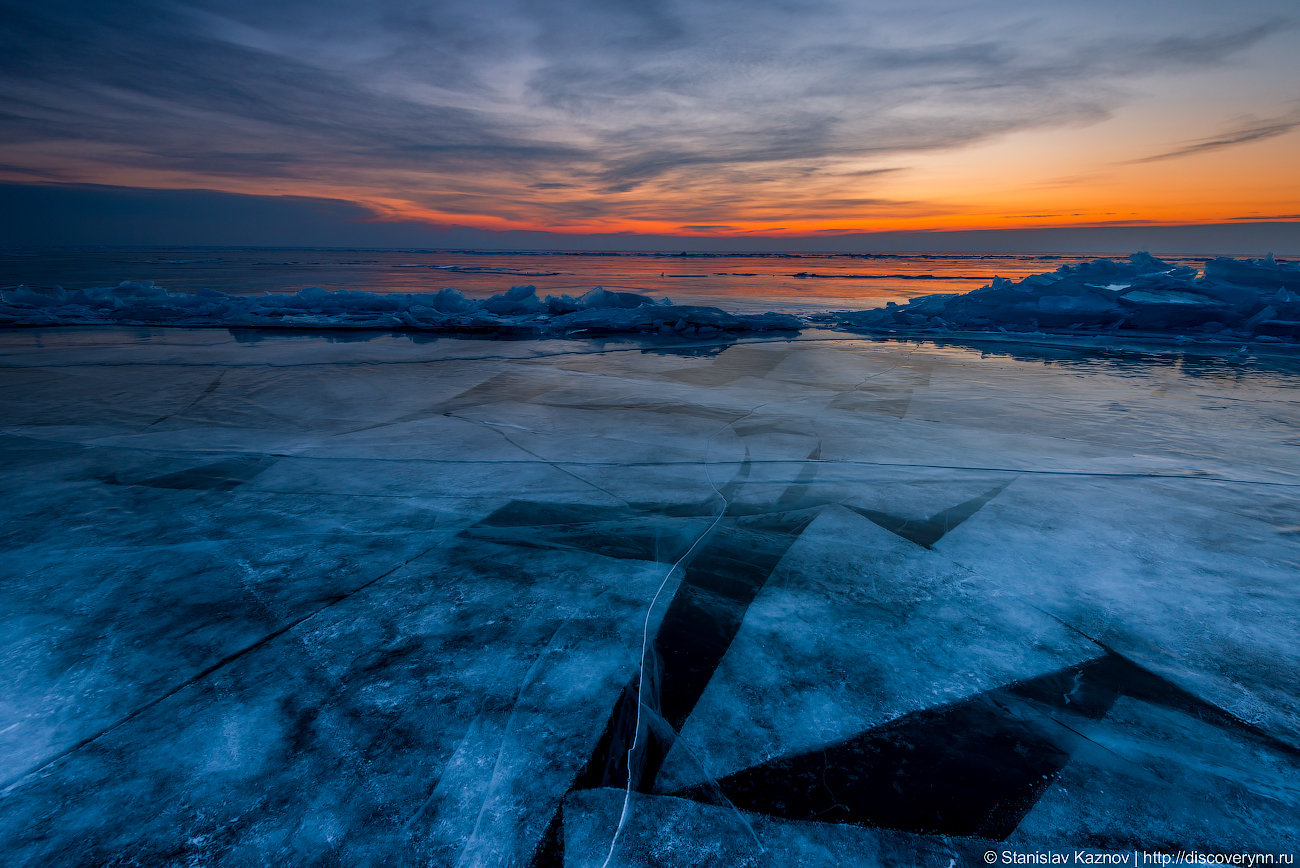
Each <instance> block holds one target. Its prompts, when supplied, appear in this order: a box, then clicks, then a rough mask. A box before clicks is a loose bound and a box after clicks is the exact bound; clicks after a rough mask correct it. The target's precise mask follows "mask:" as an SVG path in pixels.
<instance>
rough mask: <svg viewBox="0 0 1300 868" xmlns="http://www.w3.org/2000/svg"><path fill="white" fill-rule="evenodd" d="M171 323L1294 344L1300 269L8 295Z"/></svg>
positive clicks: (10, 301)
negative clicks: (863, 303) (487, 293)
mask: <svg viewBox="0 0 1300 868" xmlns="http://www.w3.org/2000/svg"><path fill="white" fill-rule="evenodd" d="M107 324H121V325H171V326H182V327H191V328H193V327H223V328H278V329H284V328H296V329H369V330H385V331H422V332H448V333H462V334H474V335H485V336H493V335H502V336H520V337H528V336H535V337H544V336H575V337H576V336H587V335H600V334H618V333H662V334H676V335H682V336H694V335H706V336H707V335H710V334H719V333H722V332H733V333H734V332H758V331H773V330H797V329H800V328H803V327H806V326H810V325H811V326H819V327H823V328H825V327H831V328H840V329H847V330H851V331H859V332H872V333H895V334H896V333H936V332H937V333H951V332H963V333H964V332H1011V333H1014V332H1020V333H1034V334H1039V333H1056V334H1083V333H1088V332H1101V333H1116V332H1120V331H1124V332H1127V333H1130V334H1134V333H1144V334H1145V333H1154V334H1160V333H1166V334H1168V333H1174V334H1178V335H1189V334H1190V335H1199V336H1201V337H1202V338H1211V337H1213V338H1217V339H1227V340H1256V341H1264V342H1276V343H1291V342H1295V341H1297V340H1300V263H1297V262H1294V261H1291V262H1288V261H1286V260H1276V259H1274V258H1273V256H1272V255H1271V254H1270V255H1269V256H1267V257H1265V258H1263V259H1244V260H1239V259H1233V258H1229V257H1222V256H1221V257H1218V258H1216V259H1211V260H1208V261H1206V263H1205V268H1204V271H1203V273H1200V272H1198V271H1197V269H1196V268H1194V267H1192V266H1189V265H1174V264H1171V263H1168V262H1164V261H1162V260H1160V259H1157V258H1155V257H1154V256H1152V255H1151V254H1149V253H1145V252H1140V253H1135V254H1133V255H1132V256H1129V257H1128V258H1127V259H1121V260H1114V259H1094V260H1091V261H1088V262H1081V263H1078V264H1075V265H1062V266H1061V267H1059V268H1057V269H1056V270H1055V271H1050V272H1044V273H1041V274H1034V275H1031V276H1029V277H1026V278H1024V279H1023V280H1020V281H1011V280H1006V279H1004V278H1001V277H994V278H993V281H992V283H990V284H988V285H986V286H983V287H981V288H979V289H977V290H974V291H972V292H968V293H965V294H951V295H926V296H921V297H918V298H914V299H912V300H910V301H909V302H908V303H907V304H904V305H899V304H895V303H893V302H891V303H889V304H888V305H887V306H886V307H883V308H875V309H871V310H860V311H842V312H838V313H826V314H814V315H809V316H803V317H800V316H795V315H792V314H782V313H772V312H769V313H765V314H740V313H731V312H728V311H724V310H722V309H720V308H716V307H703V306H697V305H677V304H673V303H672V302H671V301H670V300H669V299H667V298H663V299H654V298H651V297H650V296H647V295H640V294H638V293H633V292H613V291H610V290H607V289H604V288H602V287H596V288H595V289H593V290H591V291H590V292H587V293H585V294H584V295H581V296H578V297H577V298H574V297H572V296H569V295H561V296H558V297H557V296H553V295H547V296H546V297H545V298H539V297H538V295H537V289H536V287H534V286H513V287H511V288H510V289H509V290H508V291H507V292H504V293H500V294H498V295H494V296H492V297H491V298H487V299H471V298H468V297H466V296H465V295H464V294H463V293H462V292H460V290H458V289H455V288H452V287H448V288H446V289H443V290H440V291H439V292H429V293H375V292H361V291H349V290H339V291H336V292H331V291H329V290H326V289H322V288H321V287H317V286H311V287H307V288H306V289H303V290H301V291H300V292H297V293H293V294H289V293H281V294H275V293H266V294H265V295H262V296H256V297H251V296H236V295H227V294H226V293H222V292H216V291H214V290H210V289H202V290H199V291H198V292H197V293H193V294H191V293H183V292H169V291H168V290H167V289H165V288H163V287H161V286H158V285H156V284H155V283H153V282H152V281H129V280H128V281H123V282H122V283H120V284H118V285H117V286H113V287H98V288H92V289H79V290H74V291H68V290H65V289H63V288H62V287H60V286H52V287H31V286H15V287H7V288H4V289H0V326H60V325H107Z"/></svg>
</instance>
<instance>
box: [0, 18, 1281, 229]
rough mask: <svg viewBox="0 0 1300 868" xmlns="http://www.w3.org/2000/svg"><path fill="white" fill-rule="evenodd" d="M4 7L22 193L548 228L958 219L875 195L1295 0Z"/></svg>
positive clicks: (1257, 24) (1116, 101)
mask: <svg viewBox="0 0 1300 868" xmlns="http://www.w3.org/2000/svg"><path fill="white" fill-rule="evenodd" d="M0 5H3V7H4V16H5V17H4V20H5V28H4V30H3V31H2V32H0V85H2V86H0V162H2V163H4V164H8V165H9V166H11V167H12V169H11V170H8V171H7V172H6V174H8V176H9V177H18V176H19V175H22V174H24V173H26V174H27V176H28V177H37V178H58V179H60V180H67V181H85V182H105V181H109V180H111V179H121V178H125V179H129V183H135V184H141V185H146V186H147V185H150V184H153V185H157V186H196V187H198V186H210V187H216V188H220V189H236V190H242V191H245V192H252V191H257V192H262V191H264V190H267V189H272V190H279V191H282V192H283V191H288V192H293V191H297V192H304V191H319V192H320V194H321V195H329V196H343V195H347V196H352V197H357V198H362V199H364V200H366V201H369V202H372V203H379V204H378V205H377V206H376V207H381V208H384V207H397V206H396V205H392V204H391V203H394V202H399V201H400V202H405V203H410V204H411V207H418V208H423V209H428V210H429V211H430V212H436V213H437V214H440V215H443V216H445V217H446V218H448V219H453V218H454V219H462V218H463V219H465V220H467V221H472V220H477V221H478V223H480V224H482V223H483V222H484V221H496V222H497V224H499V225H524V224H527V225H534V226H573V225H584V226H592V225H596V224H599V223H600V222H601V221H607V222H618V221H623V222H624V223H626V221H628V220H633V221H635V220H641V219H650V217H651V215H653V216H654V219H657V220H660V221H661V222H663V223H666V224H674V225H689V226H704V225H722V224H727V225H734V224H736V223H737V222H738V221H740V220H741V218H744V220H745V221H747V222H750V223H755V222H762V221H769V222H771V223H773V224H775V223H778V222H779V223H781V224H782V225H786V223H787V222H788V221H791V220H800V221H808V220H814V219H830V220H837V221H842V220H845V219H853V220H857V219H862V218H863V217H864V216H869V215H871V214H873V213H884V212H885V211H890V213H919V211H918V209H921V210H923V209H925V208H931V209H933V207H935V206H926V205H923V204H918V203H914V202H904V201H898V200H893V199H889V198H888V197H884V196H880V195H876V193H877V192H878V191H879V189H880V188H881V187H880V185H881V184H883V183H885V182H886V181H887V180H891V179H895V178H897V177H898V176H899V175H900V174H901V173H902V171H903V170H901V169H899V168H898V166H899V164H900V162H902V160H901V158H900V155H906V154H917V153H921V152H937V151H943V150H952V149H957V148H962V147H966V146H969V145H972V144H975V143H979V142H984V141H988V140H989V139H991V138H993V137H996V136H999V135H1004V134H1007V133H1011V132H1015V131H1020V130H1029V129H1037V128H1044V127H1053V126H1062V125H1079V124H1087V123H1092V122H1095V121H1098V120H1101V119H1104V118H1106V117H1108V116H1109V115H1110V114H1111V113H1112V112H1113V111H1115V110H1116V108H1117V107H1118V106H1120V105H1122V104H1123V102H1124V101H1125V99H1126V98H1127V93H1128V88H1129V86H1130V85H1129V83H1130V82H1131V81H1133V80H1134V79H1135V78H1136V77H1140V76H1143V75H1148V74H1156V73H1167V72H1169V71H1176V70H1179V69H1199V68H1205V67H1207V66H1214V65H1216V64H1221V63H1224V62H1226V61H1227V60H1228V59H1229V58H1232V57H1234V56H1236V55H1238V54H1240V53H1241V52H1245V51H1248V50H1250V49H1252V48H1253V47H1254V46H1256V45H1258V44H1260V43H1261V42H1262V41H1263V40H1265V39H1267V38H1269V36H1270V34H1272V33H1274V32H1276V30H1277V27H1278V26H1279V22H1282V21H1283V20H1285V18H1286V16H1287V15H1289V14H1291V13H1290V7H1289V5H1288V4H1287V3H1285V2H1282V0H1241V2H1239V3H1238V4H1236V5H1234V7H1233V10H1231V13H1230V14H1229V13H1228V12H1224V11H1223V10H1221V9H1220V8H1219V7H1218V6H1217V5H1215V4H1212V3H1210V2H1208V0H1187V2H1183V3H1176V4H1175V3H1166V2H1163V0H1156V2H1153V3H1152V4H1151V8H1150V9H1149V10H1145V11H1142V12H1141V13H1140V14H1137V13H1133V12H1132V9H1131V7H1132V4H1131V3H1122V2H1120V0H1097V2H1096V3H1095V4H1079V5H1080V6H1081V7H1082V6H1087V7H1088V8H1087V9H1083V8H1078V9H1076V8H1074V7H1073V6H1067V5H1064V4H1063V5H1062V6H1061V7H1060V8H1059V9H1053V10H1047V11H1044V9H1043V8H1042V7H1040V6H1037V5H1034V6H1029V5H1026V4H1024V3H1022V2H1019V0H982V2H975V3H972V2H969V0H935V2H932V3H929V4H926V5H924V6H923V7H922V6H920V5H918V4H914V3H902V2H896V0H872V2H865V0H801V2H795V3H792V2H789V0H747V2H744V3H738V2H736V0H689V2H687V0H640V2H627V0H476V2H474V3H467V2H463V0H418V2H417V0H372V2H369V3H365V4H359V3H355V2H344V0H280V2H276V3H265V2H254V0H190V2H188V3H187V4H186V3H180V2H176V0H124V2H122V3H115V4H107V5H106V4H103V3H101V2H98V0H47V2H43V3H40V4H36V3H24V2H16V0H8V2H4V3H3V4H0ZM1112 8H1113V9H1114V10H1119V11H1124V13H1125V16H1126V17H1125V19H1124V21H1123V22H1122V24H1120V23H1109V22H1111V18H1112V17H1113V16H1109V15H1108V14H1102V12H1103V11H1105V10H1109V9H1112ZM1175 11H1176V12H1177V15H1175V14H1174V12H1175ZM1116 20H1118V19H1116ZM1295 124H1296V121H1295V120H1294V119H1284V120H1279V121H1273V122H1267V123H1262V122H1261V123H1260V124H1258V125H1256V126H1254V127H1251V128H1249V129H1247V128H1243V129H1241V130H1237V131H1234V132H1232V133H1231V134H1228V135H1225V136H1221V137H1216V138H1214V139H1212V140H1206V141H1202V142H1197V143H1193V144H1190V145H1188V146H1186V147H1184V148H1181V149H1179V150H1176V151H1171V152H1169V153H1167V154H1160V155H1156V156H1154V157H1150V158H1146V159H1147V161H1152V160H1161V159H1171V158H1173V157H1176V156H1181V155H1184V154H1190V153H1198V152H1202V151H1207V150H1213V149H1216V148H1220V147H1228V146H1230V145H1232V144H1236V143H1239V142H1243V141H1251V140H1257V139H1261V138H1266V137H1268V136H1270V135H1280V134H1282V133H1283V132H1286V131H1287V130H1289V129H1291V128H1292V127H1293V126H1295ZM904 164H906V163H904ZM124 183H125V182H124ZM385 203H387V204H385ZM1030 207H1034V208H1037V207H1039V206H1030ZM891 209H892V210H891Z"/></svg>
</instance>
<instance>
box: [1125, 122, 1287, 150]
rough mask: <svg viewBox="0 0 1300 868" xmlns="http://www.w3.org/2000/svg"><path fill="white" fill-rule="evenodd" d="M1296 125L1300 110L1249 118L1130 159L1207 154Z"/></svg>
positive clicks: (1282, 132)
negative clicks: (1213, 133) (1215, 132)
mask: <svg viewBox="0 0 1300 868" xmlns="http://www.w3.org/2000/svg"><path fill="white" fill-rule="evenodd" d="M1296 127H1300V112H1293V113H1292V114H1289V115H1286V116H1284V117H1280V118H1274V119H1272V120H1265V121H1259V120H1251V121H1247V122H1245V123H1243V124H1241V125H1239V126H1237V127H1236V128H1234V129H1232V130H1229V131H1228V132H1226V133H1220V134H1219V135H1217V136H1210V137H1209V138H1205V139H1199V140H1197V141H1194V142H1190V143H1188V144H1186V145H1183V146H1182V147H1180V148H1175V149H1174V150H1172V151H1166V152H1164V153H1163V154H1155V155H1154V156H1150V157H1142V158H1141V159H1137V160H1130V161H1129V162H1131V163H1156V162H1159V161H1161V160H1175V159H1177V158H1179V157H1191V156H1194V155H1196V154H1208V153H1210V152H1212V151H1221V150H1223V149H1224V148H1231V147H1233V146H1234V145H1244V144H1246V143H1248V142H1259V141H1263V140H1264V139H1272V138H1275V137H1277V136H1282V135H1286V134H1287V133H1289V132H1291V131H1292V130H1293V129H1295V128H1296Z"/></svg>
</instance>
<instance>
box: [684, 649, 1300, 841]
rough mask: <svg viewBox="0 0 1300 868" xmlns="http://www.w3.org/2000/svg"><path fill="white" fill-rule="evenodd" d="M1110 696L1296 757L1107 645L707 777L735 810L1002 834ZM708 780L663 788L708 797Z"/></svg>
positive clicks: (1109, 703) (925, 830)
mask: <svg viewBox="0 0 1300 868" xmlns="http://www.w3.org/2000/svg"><path fill="white" fill-rule="evenodd" d="M1120 696H1129V697H1132V698H1134V699H1138V700H1141V701H1143V702H1146V703H1149V704H1153V705H1158V706H1163V707H1167V708H1173V709H1175V710H1178V711H1181V712H1183V713H1185V714H1188V715H1192V716H1194V717H1197V718H1198V719H1200V720H1202V721H1204V722H1206V723H1209V724H1211V725H1213V726H1216V727H1219V728H1221V729H1225V730H1228V731H1230V732H1232V733H1233V734H1234V735H1236V736H1237V737H1239V738H1243V739H1245V740H1248V741H1251V742H1253V743H1256V744H1258V745H1260V746H1263V747H1265V748H1268V749H1269V750H1272V751H1274V752H1277V753H1281V754H1284V755H1287V756H1289V757H1290V758H1291V761H1292V762H1294V761H1295V759H1296V758H1297V757H1298V756H1300V751H1297V750H1296V749H1294V748H1291V747H1290V746H1289V745H1286V744H1284V743H1282V742H1279V741H1277V740H1276V739H1273V738H1271V737H1270V736H1268V735H1267V734H1265V733H1263V732H1262V731H1260V730H1259V729H1257V728H1256V727H1253V726H1251V725H1250V724H1247V723H1244V722H1243V721H1240V720H1238V719H1237V718H1235V717H1233V716H1232V715H1230V714H1228V713H1227V712H1225V711H1223V710H1222V709H1220V708H1217V707H1215V706H1214V705H1211V704H1210V703H1208V702H1205V701H1204V700H1202V699H1199V698H1197V697H1195V696H1193V695H1192V694H1190V693H1188V692H1187V691H1186V690H1184V689H1182V688H1181V687H1178V686H1177V685H1175V684H1173V683H1171V682H1169V681H1168V680H1166V679H1164V678H1161V677H1160V676H1158V675H1156V674H1154V673H1152V672H1149V671H1147V670H1145V669H1143V668H1141V667H1140V666H1138V665H1136V664H1135V663H1133V662H1132V661H1130V660H1128V659H1126V658H1124V657H1121V656H1120V655H1118V654H1114V653H1112V652H1108V653H1106V654H1105V655H1104V656H1102V657H1099V658H1096V659H1094V660H1091V661H1089V662H1087V663H1083V664H1080V665H1078V666H1071V667H1067V668H1065V669H1061V670H1058V671H1056V672H1052V673H1049V674H1047V675H1043V676H1040V677H1037V678H1032V679H1029V680H1026V681H1022V682H1017V683H1015V684H1011V685H1008V686H1006V687H1002V688H998V689H995V690H990V691H986V692H984V693H980V694H978V695H976V696H973V697H971V698H969V699H965V700H962V701H960V702H955V703H950V704H946V705H942V706H938V707H936V708H929V709H925V710H923V711H918V712H914V713H912V714H909V715H906V716H904V717H901V718H899V719H897V720H894V721H891V722H889V723H887V724H884V725H882V726H879V727H876V728H873V729H870V730H867V731H866V732H863V733H861V734H859V735H857V736H854V737H852V738H849V739H846V740H844V741H840V742H836V743H834V744H830V745H826V746H825V747H823V748H819V749H817V750H813V751H809V752H807V753H803V754H799V755H796V756H787V757H780V758H777V759H773V760H770V761H768V762H766V763H762V764H760V765H757V766H752V767H750V768H747V769H743V770H741V771H739V772H736V773H734V774H732V775H729V776H727V777H725V778H723V779H721V780H719V781H717V783H716V785H715V786H716V787H717V788H719V789H721V791H722V792H723V793H724V794H725V795H726V797H727V798H728V799H730V800H731V801H732V802H733V803H734V804H735V805H736V807H738V808H740V809H742V810H748V811H754V812H757V813H762V814H769V815H771V816H775V817H781V818H786V819H791V820H805V821H815V822H824V823H842V824H852V825H859V826H874V827H879V828H887V829H896V830H899V831H905V832H915V833H920V834H927V835H954V836H975V837H985V838H994V839H998V840H1002V839H1005V838H1006V837H1007V836H1009V835H1010V834H1011V833H1012V832H1013V831H1015V829H1016V827H1017V826H1018V825H1019V824H1020V821H1021V820H1022V819H1023V818H1024V816H1025V815H1026V814H1027V813H1028V812H1029V810H1030V809H1031V808H1033V806H1034V804H1035V803H1036V802H1037V801H1038V799H1039V797H1040V796H1041V795H1042V794H1043V792H1044V791H1045V790H1046V788H1047V786H1048V785H1049V784H1050V783H1051V782H1052V780H1053V779H1054V778H1055V777H1056V775H1057V774H1058V773H1059V772H1060V771H1061V769H1062V768H1064V766H1065V764H1066V763H1067V762H1069V760H1070V756H1071V755H1072V754H1073V753H1074V751H1075V750H1076V749H1078V748H1079V747H1080V746H1081V745H1082V744H1083V743H1085V741H1086V739H1085V738H1084V736H1082V735H1080V734H1079V732H1078V728H1079V727H1080V724H1075V725H1074V726H1072V725H1071V719H1075V720H1078V719H1080V718H1082V719H1087V720H1100V719H1102V718H1104V717H1105V716H1106V714H1107V712H1109V711H1110V709H1111V708H1112V707H1113V706H1114V704H1115V702H1116V701H1117V700H1118V699H1119V697H1120ZM711 789H712V787H700V788H691V789H688V790H684V791H682V792H679V793H674V794H673V795H678V796H681V797H685V798H692V799H696V800H699V801H706V802H710V803H712V801H713V796H712V793H711Z"/></svg>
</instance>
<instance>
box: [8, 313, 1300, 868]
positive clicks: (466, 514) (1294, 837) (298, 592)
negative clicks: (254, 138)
mask: <svg viewBox="0 0 1300 868" xmlns="http://www.w3.org/2000/svg"><path fill="white" fill-rule="evenodd" d="M1001 340H1002V339H999V341H1001ZM1006 341H1007V343H1006V344H1005V345H999V346H987V345H986V346H983V347H982V348H975V349H972V348H970V347H965V346H961V345H960V344H959V342H957V341H950V340H944V341H938V340H925V339H916V338H913V337H909V338H908V339H906V340H900V339H889V338H879V337H874V336H873V337H872V338H870V339H867V338H864V337H863V336H860V335H848V334H845V333H842V332H830V331H821V332H816V331H812V330H806V331H804V332H803V333H801V334H800V335H797V336H796V335H790V334H780V335H763V336H750V337H747V338H743V339H741V338H737V337H735V336H729V337H721V336H720V337H716V338H714V339H711V340H703V339H697V340H695V341H691V342H686V341H683V342H681V343H677V344H674V343H671V342H667V341H664V340H662V339H660V338H657V337H654V336H649V335H646V336H640V335H638V336H613V337H601V338H587V339H577V338H569V339H543V340H518V341H499V342H494V343H491V344H488V343H485V342H479V341H468V340H454V339H443V338H438V337H433V338H427V337H424V336H420V335H415V334H411V333H407V334H393V333H385V332H378V331H370V332H352V333H343V332H334V333H310V332H296V333H295V332H285V331H272V330H257V329H231V330H230V331H229V332H226V331H222V330H215V329H207V330H197V329H192V330H191V329H170V328H154V327H122V326H115V327H104V328H97V329H63V328H29V329H6V330H2V331H0V400H3V404H2V405H0V410H2V412H0V419H3V425H0V489H2V490H3V491H4V493H5V498H6V499H5V513H4V524H3V540H4V543H5V544H4V546H3V548H0V650H2V651H3V658H2V659H3V660H4V665H3V666H0V697H3V701H2V702H0V771H2V772H3V774H0V864H3V865H4V866H5V868H11V866H12V868H46V866H64V865H73V866H128V865H131V866H214V868H215V866H223V868H224V866H230V868H234V866H260V865H275V866H278V868H296V866H376V868H378V866H390V865H391V866H411V868H414V866H438V868H443V866H461V868H506V866H513V868H558V866H566V868H703V866H717V868H724V866H725V868H733V866H744V868H823V866H836V868H879V866H899V868H902V866H908V868H910V866H926V868H929V866H933V868H956V866H961V868H969V866H974V865H981V864H986V860H989V861H992V862H996V863H997V864H1001V865H1006V864H1021V865H1023V864H1068V865H1079V864H1095V863H1098V862H1102V861H1103V860H1104V862H1105V863H1106V864H1125V865H1130V866H1131V865H1133V864H1134V862H1135V861H1136V862H1138V863H1139V864H1142V865H1150V864H1172V863H1174V862H1179V863H1181V864H1195V863H1193V862H1192V861H1191V860H1189V859H1186V858H1180V857H1179V855H1178V854H1179V853H1180V852H1181V853H1183V854H1184V855H1186V854H1187V853H1190V852H1196V853H1200V854H1211V855H1215V856H1222V855H1227V856H1232V855H1234V854H1249V855H1252V856H1253V855H1254V854H1268V855H1269V856H1270V857H1274V861H1273V862H1272V864H1275V865H1276V864H1287V863H1285V862H1282V861H1279V860H1276V858H1275V857H1277V856H1279V855H1281V854H1294V853H1295V851H1296V850H1297V849H1300V632H1298V631H1297V630H1296V624H1297V623H1300V594H1297V593H1296V587H1297V582H1296V577H1297V571H1296V564H1297V562H1300V497H1297V492H1300V461H1298V460H1297V458H1298V456H1300V453H1298V452H1297V448H1296V447H1297V439H1296V430H1297V426H1300V389H1298V388H1297V382H1298V379H1297V374H1298V373H1300V360H1298V359H1296V358H1294V357H1292V356H1291V355H1290V354H1288V353H1272V352H1268V353H1254V354H1250V353H1247V354H1241V353H1239V352H1237V347H1228V346H1208V347H1204V346H1202V345H1199V344H1195V345H1186V346H1163V347H1161V348H1160V350H1161V352H1158V353H1145V352H1138V351H1136V350H1133V349H1116V348H1114V347H1103V348H1100V349H1090V348H1088V346H1087V344H1086V342H1083V341H1079V342H1076V343H1075V344H1074V345H1072V346H1068V347H1062V346H1059V345H1056V346H1044V345H1042V344H1039V343H1034V342H1018V343H1011V339H1009V338H1008V339H1006ZM990 343H996V342H990ZM986 853H987V854H991V855H992V857H993V858H992V859H991V860H990V859H989V857H987V856H986V855H985V854H986ZM1076 853H1077V854H1079V856H1076V855H1075V854H1076ZM1003 854H1008V855H1007V856H1006V857H1004V856H1003ZM1044 854H1050V855H1053V856H1055V857H1057V858H1056V859H1055V860H1054V861H1052V862H1051V863H1047V862H1046V859H1045V858H1040V859H1036V860H1035V859H1029V858H1025V857H1034V856H1043V855H1044ZM1147 854H1150V856H1152V857H1155V858H1154V859H1152V858H1148V856H1147ZM1166 856H1167V859H1168V861H1165V857H1166ZM1017 857H1019V858H1017ZM1080 857H1083V858H1080ZM1121 860H1122V861H1121ZM1202 864H1203V863H1202ZM1229 864H1239V865H1241V864H1247V865H1249V864H1262V863H1261V862H1260V861H1254V862H1243V861H1237V862H1232V863H1229Z"/></svg>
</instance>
